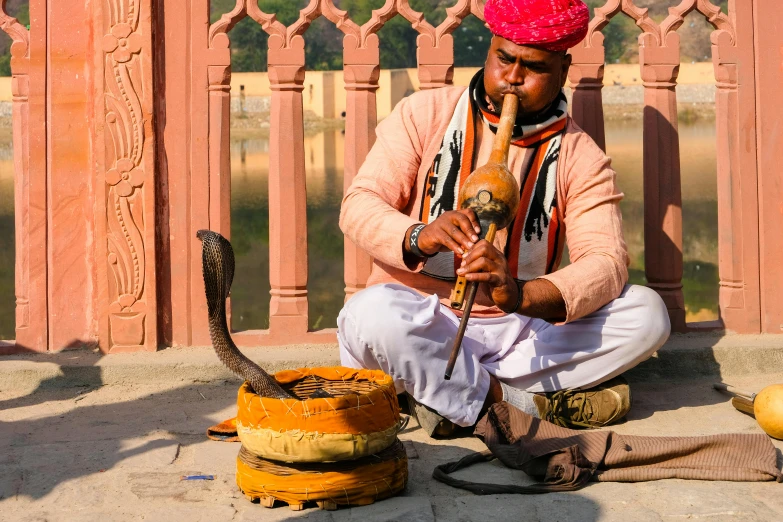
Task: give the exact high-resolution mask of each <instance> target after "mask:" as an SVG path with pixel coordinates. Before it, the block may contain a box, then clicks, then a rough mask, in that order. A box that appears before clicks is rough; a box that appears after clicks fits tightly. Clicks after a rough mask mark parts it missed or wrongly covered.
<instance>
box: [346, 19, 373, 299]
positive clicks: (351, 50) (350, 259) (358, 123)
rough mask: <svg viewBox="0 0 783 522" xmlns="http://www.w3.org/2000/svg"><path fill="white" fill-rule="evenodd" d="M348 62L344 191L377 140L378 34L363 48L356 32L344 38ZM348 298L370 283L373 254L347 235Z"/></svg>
mask: <svg viewBox="0 0 783 522" xmlns="http://www.w3.org/2000/svg"><path fill="white" fill-rule="evenodd" d="M343 47H344V58H343V61H344V63H345V67H344V74H345V90H346V91H347V92H346V110H345V169H344V175H343V176H344V177H343V191H344V192H345V191H347V190H348V187H350V185H351V182H352V181H353V178H354V177H355V176H356V173H357V172H358V171H359V167H361V165H362V163H363V162H364V159H365V158H366V157H367V153H368V152H370V149H371V148H372V146H373V144H374V143H375V125H376V124H377V121H378V118H377V112H376V105H375V101H376V100H375V91H377V90H378V77H379V76H380V65H379V63H380V53H379V51H378V36H377V35H375V34H372V35H369V36H368V37H367V40H366V42H365V46H364V47H363V48H360V47H359V41H358V39H357V37H356V36H354V35H346V37H345V38H344V39H343ZM344 249H345V299H346V301H347V300H348V299H350V298H351V296H352V295H353V294H355V293H356V292H358V291H359V290H361V289H363V288H364V287H365V286H366V283H367V278H368V277H370V271H371V270H372V258H371V257H370V256H369V254H367V252H365V251H364V250H361V249H359V248H357V247H356V245H354V244H353V243H352V242H351V240H350V239H348V238H345V246H344Z"/></svg>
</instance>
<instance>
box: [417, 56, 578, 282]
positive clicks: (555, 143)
mask: <svg viewBox="0 0 783 522" xmlns="http://www.w3.org/2000/svg"><path fill="white" fill-rule="evenodd" d="M483 86H484V71H483V69H482V70H481V71H479V72H478V73H477V74H476V76H474V77H473V79H472V80H471V82H470V87H468V89H467V90H466V91H465V92H464V93H463V94H462V96H461V97H460V99H459V101H458V102H457V106H456V108H455V109H454V115H453V116H452V117H451V121H450V122H449V125H448V127H447V128H446V134H445V136H444V138H443V143H442V144H441V148H440V151H439V152H438V154H437V155H436V156H435V160H434V162H433V163H432V167H430V170H429V172H428V174H427V181H426V182H425V183H424V191H425V192H424V197H423V198H422V206H421V211H420V214H419V219H420V220H421V221H422V222H423V223H430V222H432V221H434V220H435V219H436V218H437V217H438V216H440V215H441V214H442V213H444V212H446V211H448V210H457V204H458V194H459V190H460V188H461V187H462V185H463V184H464V183H465V180H466V179H467V177H468V176H469V175H470V173H471V168H472V166H473V154H474V153H475V150H474V149H475V134H476V123H477V121H480V119H483V120H484V121H485V122H487V124H488V126H489V128H490V129H491V130H492V132H496V131H497V124H498V122H499V121H500V115H499V114H497V113H496V112H494V111H493V110H491V109H490V107H489V106H488V105H487V102H486V100H485V96H484V87H483ZM567 109H568V102H567V101H566V97H565V94H563V93H562V92H561V93H560V95H559V96H558V98H557V99H556V100H555V102H554V103H553V104H552V108H551V109H549V110H548V111H546V112H545V113H544V114H542V115H541V116H540V117H539V118H538V119H537V120H536V121H532V122H525V124H524V125H522V124H519V123H517V124H516V125H515V126H514V132H513V137H512V142H511V144H512V145H514V146H516V147H522V148H523V149H525V150H524V161H523V162H522V169H521V172H520V176H519V178H518V179H520V180H521V183H520V202H519V208H518V210H517V214H516V217H515V218H514V221H513V222H512V223H511V225H509V234H508V240H507V241H506V245H505V249H504V254H505V256H506V259H507V260H508V265H509V269H510V270H511V275H512V277H514V278H515V279H517V280H518V281H528V280H530V279H535V278H536V277H540V276H542V275H544V274H548V273H550V272H552V271H554V270H555V269H556V268H557V266H558V264H559V263H560V256H561V255H562V251H563V241H564V237H565V227H564V226H563V225H562V221H561V216H560V214H559V212H558V209H557V161H558V158H559V156H560V144H561V142H562V135H563V130H564V129H565V126H566V123H567V115H568V114H567ZM461 262H462V259H461V257H459V256H457V255H455V254H454V253H453V252H450V251H449V252H440V253H438V254H437V255H435V256H434V257H432V258H431V259H429V260H428V261H427V264H426V265H425V266H424V269H423V270H422V273H424V274H426V275H429V276H431V277H435V278H438V279H445V280H454V279H455V278H456V276H455V271H456V269H457V268H458V267H459V265H460V263H461Z"/></svg>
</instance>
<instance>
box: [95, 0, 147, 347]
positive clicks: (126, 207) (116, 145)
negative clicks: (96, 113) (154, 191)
mask: <svg viewBox="0 0 783 522" xmlns="http://www.w3.org/2000/svg"><path fill="white" fill-rule="evenodd" d="M139 2H140V0H105V4H104V9H105V13H106V18H105V19H107V20H108V23H109V25H108V28H105V29H108V30H106V34H105V36H104V37H103V42H102V43H103V52H104V65H105V67H104V110H105V113H104V114H105V116H104V117H105V121H106V127H105V128H106V162H105V167H106V169H107V170H106V173H105V182H106V185H105V194H106V220H107V221H106V224H107V227H106V234H107V252H108V256H107V259H106V262H107V263H108V275H109V285H108V288H109V303H110V304H109V328H110V339H109V346H110V349H111V348H115V347H117V346H122V347H123V348H138V347H140V346H141V345H143V344H144V341H145V320H146V312H147V306H146V302H145V301H146V299H145V280H144V276H145V244H144V234H145V222H144V216H145V208H144V199H145V198H144V191H145V190H149V189H146V188H145V178H146V173H145V172H144V164H143V162H142V159H143V151H144V138H145V136H144V124H143V117H142V116H143V115H142V108H141V103H142V102H141V100H142V98H143V89H144V88H145V84H144V83H143V81H142V68H141V54H140V53H141V49H142V43H143V38H142V36H141V34H139V32H138V31H139V7H140V6H139Z"/></svg>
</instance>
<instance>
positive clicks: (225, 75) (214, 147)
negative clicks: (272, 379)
mask: <svg viewBox="0 0 783 522" xmlns="http://www.w3.org/2000/svg"><path fill="white" fill-rule="evenodd" d="M207 71H208V76H209V226H210V228H211V229H212V230H213V231H215V232H218V233H220V234H221V235H223V236H224V237H225V238H226V239H230V238H231V150H230V147H231V66H230V65H210V66H209V67H208V68H207ZM229 324H231V323H230V322H229Z"/></svg>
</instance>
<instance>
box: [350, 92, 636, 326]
mask: <svg viewBox="0 0 783 522" xmlns="http://www.w3.org/2000/svg"><path fill="white" fill-rule="evenodd" d="M464 89H465V88H464V87H444V88H441V89H433V90H427V91H421V92H418V93H415V94H413V95H411V96H409V97H407V98H405V99H403V100H402V101H401V102H400V103H399V104H397V106H396V107H395V109H394V111H392V114H391V115H389V117H387V118H386V119H385V120H383V121H382V122H381V123H380V124H379V125H378V128H377V131H376V134H377V140H376V142H375V145H374V146H373V148H372V149H371V151H370V153H369V154H368V156H367V159H366V160H365V162H364V164H363V165H362V167H361V168H360V169H359V172H358V174H357V176H356V178H355V179H354V181H353V183H352V184H351V187H350V188H349V189H348V192H347V193H346V195H345V198H344V199H343V205H342V210H341V213H340V227H341V229H342V230H343V232H344V233H345V235H346V236H347V237H348V238H349V239H351V241H353V242H354V243H355V244H356V245H358V246H359V247H360V248H362V249H364V250H365V251H367V252H368V253H369V254H370V255H371V256H372V257H373V258H374V259H375V262H374V265H373V269H372V273H371V275H370V278H369V280H368V282H367V284H368V286H370V285H375V284H379V283H400V284H403V285H405V286H408V287H411V288H414V289H416V290H417V291H419V292H420V293H422V294H424V295H433V294H435V295H438V297H439V298H440V299H441V301H442V302H443V303H444V304H446V305H448V297H449V294H450V292H451V289H452V287H453V282H450V281H445V280H439V279H436V278H433V277H429V276H426V275H423V274H419V273H418V272H419V271H421V269H422V267H423V266H424V264H423V263H419V265H418V266H414V267H408V266H407V265H406V264H405V261H404V260H403V248H402V242H403V240H404V237H405V232H406V231H407V230H408V228H409V227H410V226H411V225H414V224H416V223H420V222H421V221H420V219H419V211H420V208H421V199H422V196H423V192H424V185H425V182H426V177H427V171H428V170H429V168H430V166H431V165H432V162H433V160H434V158H435V155H436V154H437V153H438V151H439V149H440V146H441V141H442V139H443V136H444V134H445V131H446V127H447V125H448V123H449V121H450V120H451V117H452V114H453V112H454V107H455V106H456V104H457V101H458V99H459V97H460V95H461V94H462V92H463V91H464ZM480 134H481V137H480V139H479V138H477V142H478V151H477V154H476V165H483V164H485V163H486V162H487V160H488V158H489V153H490V151H491V148H492V140H493V137H494V134H492V132H491V131H489V129H488V127H487V126H486V124H483V126H482V130H481V132H480ZM519 152H520V149H519V148H518V147H515V146H512V147H511V150H510V151H509V169H510V170H511V172H512V173H514V175H515V176H517V178H518V176H519V173H520V171H521V170H522V168H521V164H522V161H523V160H524V157H523V155H522V154H520V153H519ZM557 176H558V180H557V205H558V208H559V209H560V210H561V212H562V215H563V217H564V220H563V222H564V224H565V230H566V242H567V245H568V249H569V254H570V258H571V264H570V265H569V266H567V267H565V268H563V269H561V270H557V271H556V272H554V273H552V274H548V275H546V276H543V278H544V279H548V280H549V281H551V282H552V283H553V284H554V285H555V286H556V287H557V288H558V289H559V290H560V292H561V293H562V295H563V298H564V300H565V304H566V310H567V317H566V322H570V321H573V320H575V319H579V318H580V317H584V316H586V315H589V314H590V313H592V312H594V311H596V310H598V309H599V308H601V307H602V306H603V305H605V304H607V303H608V302H610V301H611V300H613V299H615V298H617V296H619V295H620V292H621V291H622V289H623V286H624V285H625V283H626V282H627V280H628V271H627V266H628V262H629V260H628V254H627V250H626V246H625V241H624V239H623V234H622V219H621V217H620V208H619V202H620V199H621V198H622V194H621V193H620V192H619V191H618V189H617V186H616V183H615V173H614V171H613V170H612V168H611V166H610V160H609V158H608V157H607V156H606V155H605V154H604V153H603V152H602V151H601V149H600V148H599V147H598V146H597V145H596V144H595V142H594V141H593V140H592V139H591V138H590V137H589V136H588V135H587V134H585V133H584V132H583V131H582V130H581V129H579V127H577V125H576V124H575V123H573V121H571V120H570V119H569V123H568V126H567V127H566V131H565V134H564V136H563V143H562V147H561V152H560V160H559V163H558V174H557ZM517 181H520V180H519V179H517ZM506 239H507V235H506V231H505V230H501V231H499V233H498V234H497V236H496V239H495V245H496V246H498V248H500V249H501V250H502V249H503V247H504V246H505V243H506ZM501 314H502V312H500V310H499V309H498V308H497V307H495V306H494V304H493V302H492V299H491V297H490V296H489V295H488V293H486V291H485V290H483V289H482V290H480V291H479V293H478V295H477V296H476V304H475V305H474V307H473V311H472V315H474V316H476V317H481V316H485V317H487V316H497V315H501Z"/></svg>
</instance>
